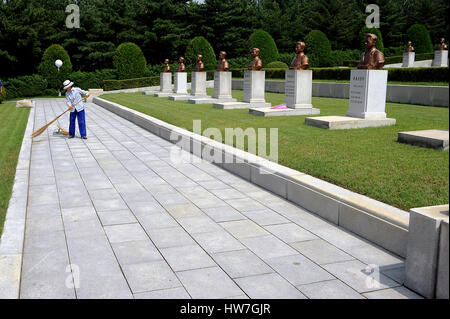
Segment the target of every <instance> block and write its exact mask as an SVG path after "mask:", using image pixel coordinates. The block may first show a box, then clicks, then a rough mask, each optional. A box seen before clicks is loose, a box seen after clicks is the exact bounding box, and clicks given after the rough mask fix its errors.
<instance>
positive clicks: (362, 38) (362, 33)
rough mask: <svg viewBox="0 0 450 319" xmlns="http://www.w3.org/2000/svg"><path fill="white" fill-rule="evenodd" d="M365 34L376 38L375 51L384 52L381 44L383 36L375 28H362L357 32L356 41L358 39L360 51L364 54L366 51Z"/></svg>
mask: <svg viewBox="0 0 450 319" xmlns="http://www.w3.org/2000/svg"><path fill="white" fill-rule="evenodd" d="M367 33H373V34H375V35H376V36H377V37H378V41H377V49H378V50H380V51H381V52H384V44H383V35H382V34H381V31H380V29H377V28H368V27H363V28H362V29H361V31H359V36H358V39H360V40H359V41H360V47H361V50H362V51H363V52H364V51H365V50H366V44H365V43H366V34H367Z"/></svg>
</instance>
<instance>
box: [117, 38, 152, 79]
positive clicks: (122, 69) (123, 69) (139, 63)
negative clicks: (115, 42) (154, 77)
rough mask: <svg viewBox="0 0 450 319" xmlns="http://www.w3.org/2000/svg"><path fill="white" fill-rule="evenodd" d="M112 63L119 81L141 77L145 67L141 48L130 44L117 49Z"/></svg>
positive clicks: (126, 43) (145, 62)
mask: <svg viewBox="0 0 450 319" xmlns="http://www.w3.org/2000/svg"><path fill="white" fill-rule="evenodd" d="M113 63H114V67H115V68H116V70H117V74H118V76H119V79H120V80H122V79H132V78H140V77H143V76H144V73H145V68H146V67H147V61H146V60H145V57H144V54H143V53H142V50H141V48H139V47H138V46H137V45H136V44H134V43H132V42H125V43H122V44H121V45H119V46H118V47H117V49H116V52H115V54H114V60H113Z"/></svg>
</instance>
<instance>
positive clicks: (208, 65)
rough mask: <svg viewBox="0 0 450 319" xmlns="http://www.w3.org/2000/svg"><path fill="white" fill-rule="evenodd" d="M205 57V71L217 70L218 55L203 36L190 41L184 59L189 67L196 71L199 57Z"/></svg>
mask: <svg viewBox="0 0 450 319" xmlns="http://www.w3.org/2000/svg"><path fill="white" fill-rule="evenodd" d="M198 54H201V55H203V63H204V64H205V70H207V71H211V70H215V68H216V65H217V59H216V55H215V54H214V50H213V48H212V46H211V44H210V43H209V42H208V40H206V39H205V38H204V37H202V36H198V37H195V38H193V39H192V40H191V41H189V43H188V46H187V48H186V53H185V55H184V58H185V59H186V65H189V66H191V67H192V69H194V67H195V65H196V64H197V55H198Z"/></svg>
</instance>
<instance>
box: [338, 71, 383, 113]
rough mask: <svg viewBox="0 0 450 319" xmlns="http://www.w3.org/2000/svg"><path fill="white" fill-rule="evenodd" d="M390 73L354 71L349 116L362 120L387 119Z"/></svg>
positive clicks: (351, 80) (351, 81)
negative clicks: (387, 92) (387, 94)
mask: <svg viewBox="0 0 450 319" xmlns="http://www.w3.org/2000/svg"><path fill="white" fill-rule="evenodd" d="M387 79H388V71H386V70H352V72H351V79H350V104H349V108H348V111H347V114H346V115H347V116H350V117H356V118H361V119H385V118H386V112H385V109H386V91H387Z"/></svg>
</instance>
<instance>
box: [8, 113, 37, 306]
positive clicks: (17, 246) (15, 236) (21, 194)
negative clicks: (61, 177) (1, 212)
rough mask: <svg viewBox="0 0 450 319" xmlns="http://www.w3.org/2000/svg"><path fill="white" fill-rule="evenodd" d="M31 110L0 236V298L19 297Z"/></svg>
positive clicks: (29, 150) (26, 197) (31, 127)
mask: <svg viewBox="0 0 450 319" xmlns="http://www.w3.org/2000/svg"><path fill="white" fill-rule="evenodd" d="M34 111H35V107H33V108H31V109H30V114H29V116H28V123H27V127H26V129H25V134H24V136H23V140H22V147H21V149H20V153H19V158H18V161H17V166H16V175H15V178H14V185H13V189H12V194H11V199H10V200H9V205H8V209H7V211H6V218H5V224H4V227H3V233H2V236H1V239H0V299H17V298H19V289H20V275H21V269H22V256H23V243H24V240H25V221H26V213H27V202H28V183H29V176H30V160H31V143H32V138H31V134H32V133H33V127H34Z"/></svg>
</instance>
